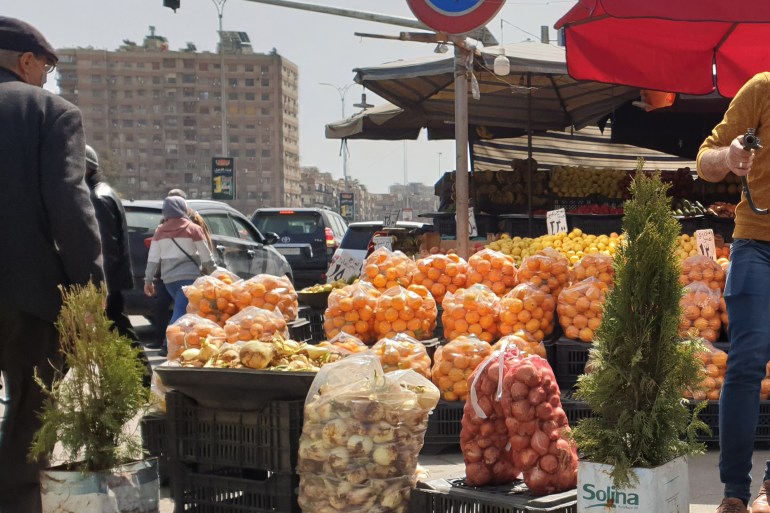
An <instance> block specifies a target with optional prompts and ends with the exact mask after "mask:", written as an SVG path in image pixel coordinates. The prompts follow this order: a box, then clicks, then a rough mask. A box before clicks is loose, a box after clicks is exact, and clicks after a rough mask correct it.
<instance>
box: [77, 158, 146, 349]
mask: <svg viewBox="0 0 770 513" xmlns="http://www.w3.org/2000/svg"><path fill="white" fill-rule="evenodd" d="M86 183H87V184H88V188H89V189H90V191H91V203H93V205H94V210H95V211H96V221H97V222H98V223H99V234H100V235H101V239H102V259H103V260H104V278H105V281H106V282H107V307H106V309H105V310H106V314H107V318H108V319H109V320H111V321H112V324H113V326H114V328H115V329H116V330H117V331H118V333H120V334H121V335H122V336H124V337H128V338H130V339H131V340H139V337H137V336H136V332H135V331H134V327H133V326H132V325H131V320H130V319H129V318H128V316H127V315H126V314H125V313H124V312H123V304H124V300H123V291H124V290H130V289H131V288H133V286H134V277H133V274H132V273H131V255H130V253H129V250H128V226H127V225H126V211H125V210H124V209H123V203H122V202H121V201H120V197H118V195H117V193H116V192H115V191H114V190H113V188H112V187H110V186H109V185H108V184H107V183H105V182H104V177H103V176H102V174H101V173H100V172H99V156H98V155H97V154H96V151H95V150H94V149H93V148H92V147H91V146H88V145H86Z"/></svg>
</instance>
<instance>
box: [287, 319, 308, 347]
mask: <svg viewBox="0 0 770 513" xmlns="http://www.w3.org/2000/svg"><path fill="white" fill-rule="evenodd" d="M288 326H289V337H291V339H292V340H295V341H297V342H306V343H308V344H312V343H313V332H312V329H311V326H310V321H308V320H307V319H297V320H296V321H292V322H290V323H288Z"/></svg>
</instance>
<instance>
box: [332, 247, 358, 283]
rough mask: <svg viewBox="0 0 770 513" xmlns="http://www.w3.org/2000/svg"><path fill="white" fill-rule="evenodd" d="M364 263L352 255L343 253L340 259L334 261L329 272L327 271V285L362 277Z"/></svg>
mask: <svg viewBox="0 0 770 513" xmlns="http://www.w3.org/2000/svg"><path fill="white" fill-rule="evenodd" d="M362 266H363V262H361V261H360V260H358V259H356V258H354V257H353V256H352V255H350V254H347V253H343V254H342V255H340V257H339V258H335V259H332V263H331V265H329V270H328V271H326V283H331V282H333V281H337V280H345V281H347V280H349V279H350V278H355V277H356V276H360V275H361V267H362Z"/></svg>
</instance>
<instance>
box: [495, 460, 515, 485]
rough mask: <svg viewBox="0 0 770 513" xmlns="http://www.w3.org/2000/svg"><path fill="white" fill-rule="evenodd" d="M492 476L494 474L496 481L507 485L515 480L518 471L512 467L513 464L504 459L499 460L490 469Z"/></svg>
mask: <svg viewBox="0 0 770 513" xmlns="http://www.w3.org/2000/svg"><path fill="white" fill-rule="evenodd" d="M492 474H494V476H495V479H496V481H498V482H505V483H508V482H510V481H513V480H514V479H516V476H517V475H518V474H519V471H518V470H516V467H514V466H513V463H512V462H510V461H507V460H506V458H501V459H500V460H499V461H498V462H497V463H495V465H494V466H493V467H492Z"/></svg>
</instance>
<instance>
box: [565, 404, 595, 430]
mask: <svg viewBox="0 0 770 513" xmlns="http://www.w3.org/2000/svg"><path fill="white" fill-rule="evenodd" d="M561 408H562V410H564V413H565V414H567V421H568V422H569V425H570V427H575V426H576V425H577V423H578V422H580V421H581V420H583V419H587V418H588V417H591V416H592V414H591V413H592V412H591V408H589V407H588V403H586V402H585V401H576V400H574V399H567V398H564V397H562V399H561Z"/></svg>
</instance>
